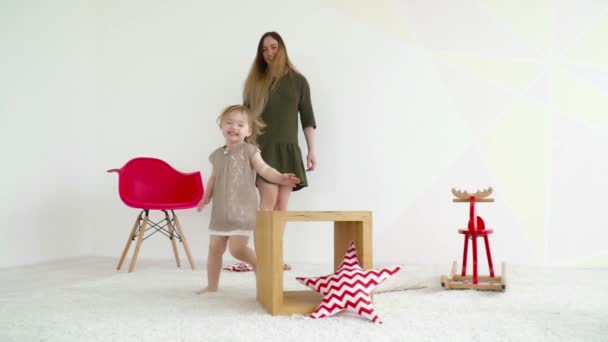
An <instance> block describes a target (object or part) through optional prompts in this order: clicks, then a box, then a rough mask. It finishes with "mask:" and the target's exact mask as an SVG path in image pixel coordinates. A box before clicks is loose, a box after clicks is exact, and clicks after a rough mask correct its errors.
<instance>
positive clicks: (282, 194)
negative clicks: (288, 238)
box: [274, 186, 291, 270]
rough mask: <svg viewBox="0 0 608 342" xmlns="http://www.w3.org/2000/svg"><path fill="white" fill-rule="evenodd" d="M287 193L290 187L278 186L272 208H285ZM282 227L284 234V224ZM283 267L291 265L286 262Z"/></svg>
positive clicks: (283, 233) (289, 267)
mask: <svg viewBox="0 0 608 342" xmlns="http://www.w3.org/2000/svg"><path fill="white" fill-rule="evenodd" d="M289 195H291V187H289V186H279V191H278V193H277V202H276V203H275V205H274V210H280V211H285V210H287V205H288V204H289ZM282 229H283V231H282V232H281V235H283V236H285V226H283V227H282ZM283 269H284V270H290V269H291V266H289V265H288V264H283Z"/></svg>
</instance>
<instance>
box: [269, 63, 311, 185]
mask: <svg viewBox="0 0 608 342" xmlns="http://www.w3.org/2000/svg"><path fill="white" fill-rule="evenodd" d="M298 112H299V113H300V115H299V118H300V123H301V124H302V128H306V127H313V128H316V127H317V124H316V122H315V116H314V113H313V109H312V103H311V101H310V87H309V86H308V81H306V78H305V77H304V76H302V75H301V74H299V73H297V72H295V71H291V72H289V73H288V74H287V75H285V76H284V77H283V78H281V79H280V80H279V81H278V83H277V84H276V86H275V88H274V89H273V90H272V92H271V93H270V95H269V96H268V102H267V103H266V107H265V108H264V111H263V112H262V115H261V116H262V120H264V123H265V124H266V127H265V128H264V134H262V135H260V136H259V137H258V145H259V147H260V150H261V154H262V158H263V159H264V161H265V162H266V163H268V165H270V166H272V167H274V168H275V169H277V170H278V171H279V172H281V173H293V174H295V175H296V177H298V178H300V184H298V185H296V187H294V188H293V191H297V190H300V189H302V188H304V187H306V186H308V182H307V180H306V171H305V170H306V169H305V168H304V164H303V161H302V152H301V151H300V147H299V145H298Z"/></svg>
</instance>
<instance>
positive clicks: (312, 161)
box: [304, 126, 317, 171]
mask: <svg viewBox="0 0 608 342" xmlns="http://www.w3.org/2000/svg"><path fill="white" fill-rule="evenodd" d="M304 137H305V138H306V145H307V146H308V155H307V156H306V171H313V170H314V169H315V168H316V167H317V157H316V156H315V128H314V127H313V126H308V127H305V128H304Z"/></svg>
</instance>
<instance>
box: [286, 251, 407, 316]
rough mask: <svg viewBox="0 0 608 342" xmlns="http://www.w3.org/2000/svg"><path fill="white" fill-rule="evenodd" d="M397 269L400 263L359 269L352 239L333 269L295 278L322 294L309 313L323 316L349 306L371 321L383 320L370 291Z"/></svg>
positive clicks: (333, 313) (350, 309) (359, 265)
mask: <svg viewBox="0 0 608 342" xmlns="http://www.w3.org/2000/svg"><path fill="white" fill-rule="evenodd" d="M399 270H401V267H399V266H395V267H388V268H383V269H380V270H364V269H362V268H361V264H359V259H358V258H357V248H356V247H355V242H354V241H351V243H350V246H349V247H348V250H347V251H346V254H345V255H344V259H343V260H342V264H340V267H339V268H338V270H337V271H336V272H334V273H332V274H329V275H326V276H322V277H315V278H304V277H297V278H296V279H297V280H298V281H299V282H300V283H302V284H304V285H306V286H308V287H310V288H311V289H313V290H315V291H317V292H319V293H320V294H322V295H323V300H322V301H321V304H319V306H317V308H316V309H315V311H314V312H313V313H311V314H310V316H308V317H310V318H324V317H328V316H332V315H335V314H336V313H338V312H340V311H343V310H348V311H351V312H354V313H356V314H358V315H360V316H362V317H364V318H366V319H368V320H370V321H372V322H374V323H382V322H381V321H380V317H379V316H378V314H377V313H376V311H375V310H374V307H373V306H372V300H371V292H372V291H373V290H374V289H375V288H376V287H377V286H378V285H379V284H380V283H381V282H383V281H384V280H385V279H387V278H388V277H390V276H392V275H394V274H395V273H397V272H399Z"/></svg>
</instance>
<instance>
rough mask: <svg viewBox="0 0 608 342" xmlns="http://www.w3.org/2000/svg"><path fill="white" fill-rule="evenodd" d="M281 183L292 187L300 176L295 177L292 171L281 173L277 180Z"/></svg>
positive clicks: (297, 182)
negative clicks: (279, 178) (279, 179)
mask: <svg viewBox="0 0 608 342" xmlns="http://www.w3.org/2000/svg"><path fill="white" fill-rule="evenodd" d="M279 184H281V185H289V186H291V187H292V188H293V187H295V186H296V185H298V184H300V178H298V177H296V175H294V174H293V173H282V174H281V181H280V182H279Z"/></svg>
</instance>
